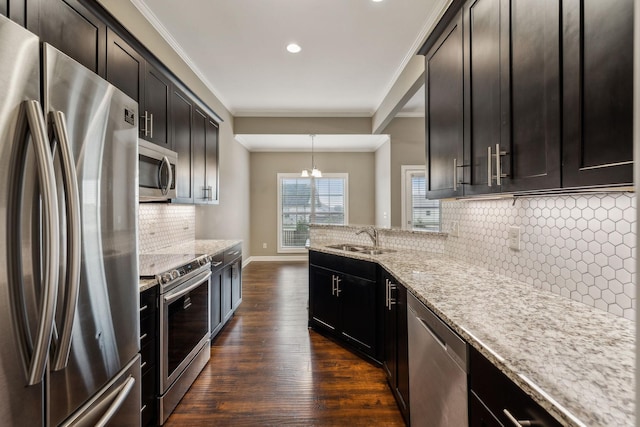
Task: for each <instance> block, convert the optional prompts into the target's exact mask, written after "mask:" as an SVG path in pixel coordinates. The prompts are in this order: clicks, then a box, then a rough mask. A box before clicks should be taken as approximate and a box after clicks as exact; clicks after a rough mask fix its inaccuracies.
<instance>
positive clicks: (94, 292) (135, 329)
mask: <svg viewBox="0 0 640 427" xmlns="http://www.w3.org/2000/svg"><path fill="white" fill-rule="evenodd" d="M137 108H138V106H137V103H136V102H135V101H133V100H131V98H129V97H127V96H126V95H124V94H123V93H122V92H120V91H119V90H118V89H116V88H115V87H114V86H111V85H110V84H108V83H107V82H106V81H104V80H103V79H101V78H99V77H98V76H97V75H95V74H93V73H92V72H91V71H89V70H87V69H85V68H84V67H82V66H81V65H79V64H77V63H76V62H74V61H73V60H71V59H70V58H68V57H67V56H65V55H64V54H62V53H61V52H59V51H57V50H56V49H54V48H52V47H51V46H49V45H47V44H43V43H41V42H40V41H39V39H38V38H37V37H36V36H34V35H33V34H31V33H29V32H28V31H26V30H25V29H24V28H22V27H20V26H18V25H16V24H14V23H13V22H11V21H9V20H7V19H5V18H4V17H2V16H0V262H1V263H2V264H1V265H0V420H1V421H0V424H2V425H11V426H30V427H31V426H58V425H87V426H88V425H91V426H93V425H114V426H127V425H139V424H140V361H139V355H138V351H139V321H138V309H139V308H138V305H139V303H138V301H139V293H138V258H137V233H138V231H137V201H138V197H137V191H138V183H137V179H138V175H137V165H138V155H137V117H138V113H137Z"/></svg>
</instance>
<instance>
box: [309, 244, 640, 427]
mask: <svg viewBox="0 0 640 427" xmlns="http://www.w3.org/2000/svg"><path fill="white" fill-rule="evenodd" d="M336 243H344V242H322V244H313V243H312V245H311V247H310V248H309V249H310V250H314V251H318V252H324V253H329V254H334V255H341V256H346V257H349V258H354V259H361V260H366V261H371V262H375V263H377V264H379V265H381V266H382V267H384V268H385V269H386V270H387V271H388V272H389V273H390V274H391V275H392V276H394V277H395V279H396V280H398V281H399V282H400V283H401V284H403V285H404V286H405V287H406V288H407V289H408V290H409V292H411V293H412V294H413V295H415V296H416V297H417V298H418V299H419V300H420V301H421V302H422V303H424V304H425V305H426V306H427V307H429V308H430V309H431V310H432V311H433V312H434V313H436V314H437V315H438V316H439V317H440V318H441V319H442V320H444V321H445V322H446V323H447V324H448V325H449V326H450V327H451V328H452V329H453V330H455V331H456V332H457V333H458V334H459V335H460V336H462V337H463V338H464V339H465V340H466V341H467V342H468V343H469V344H470V345H471V346H473V347H474V348H475V349H476V350H478V351H479V352H480V353H482V354H483V355H484V356H485V357H486V358H487V359H489V360H490V361H491V363H493V365H494V366H496V367H497V368H498V369H499V370H500V371H501V372H503V373H504V374H505V375H506V376H507V377H508V378H509V379H511V380H512V381H513V382H514V383H515V384H517V385H518V386H519V387H520V388H521V389H522V390H523V391H524V392H525V393H526V394H528V395H529V396H530V397H532V398H533V400H534V401H536V402H537V403H538V404H540V406H542V407H543V408H545V409H546V410H547V411H548V412H549V413H550V414H551V415H552V416H554V417H555V418H556V419H557V420H558V421H559V422H561V423H562V424H563V425H567V426H585V425H589V426H592V425H593V426H600V425H601V426H608V425H619V426H623V425H629V426H632V425H635V417H634V409H635V402H634V398H635V388H634V385H631V386H630V387H629V388H630V390H625V392H620V385H622V386H623V387H624V386H625V384H626V386H629V384H628V383H627V382H626V380H627V379H629V380H630V381H631V384H634V374H635V356H634V347H635V324H634V322H632V321H630V320H627V319H623V318H620V317H618V316H615V315H612V314H610V313H605V312H604V311H602V310H599V309H596V308H594V307H589V306H587V305H585V304H582V303H579V302H576V301H572V300H569V299H567V298H564V297H562V296H559V295H556V294H553V293H551V292H549V291H545V290H542V289H537V288H535V287H533V286H532V285H529V284H526V283H522V282H520V281H518V280H515V279H512V278H509V277H506V276H502V275H499V274H497V273H494V272H491V271H489V270H486V269H484V268H481V267H478V266H474V265H471V264H468V263H465V262H463V261H460V260H457V259H455V258H451V257H448V256H446V255H444V254H441V253H430V252H421V251H410V250H397V251H394V252H393V253H387V254H382V255H366V254H359V253H354V252H347V251H342V250H339V249H332V248H327V247H326V246H327V245H329V244H336ZM430 268H432V269H434V271H436V272H431V273H430V272H429V271H428V270H429V269H430ZM444 270H446V271H444ZM457 281H465V282H473V285H472V286H481V287H484V288H485V289H483V290H482V292H484V294H486V295H494V296H496V297H500V298H505V297H506V298H507V299H509V301H501V302H500V303H499V304H497V305H502V306H503V307H504V313H501V315H503V316H502V317H499V316H498V317H497V319H500V320H503V321H505V319H506V322H508V328H516V329H517V328H520V330H519V331H517V332H513V333H512V334H511V335H512V337H515V338H514V341H517V342H518V344H516V343H513V345H512V346H510V345H509V340H510V339H511V337H506V338H505V337H501V336H498V334H499V332H498V333H494V334H492V333H491V331H492V329H493V327H497V329H496V330H499V329H500V326H504V325H491V315H489V316H488V321H487V324H486V325H484V324H483V325H480V327H479V325H477V324H474V322H473V320H477V319H478V318H482V317H483V315H482V314H480V315H478V312H479V311H481V310H487V312H490V311H491V310H490V307H486V306H485V302H486V301H482V306H479V305H478V304H477V301H475V302H476V304H475V307H473V303H474V301H465V302H467V303H470V304H469V305H467V306H465V304H464V303H463V304H458V305H456V304H450V303H448V302H447V299H453V298H457V297H463V295H460V292H455V291H456V288H457V286H456V287H451V286H452V285H458V283H453V282H457ZM465 286H469V285H468V284H466V285H465ZM443 289H444V291H443ZM448 291H451V292H448ZM448 294H450V295H448ZM448 296H449V298H447V297H448ZM521 299H526V302H525V304H527V303H528V304H530V305H531V306H532V309H531V310H536V309H538V311H539V312H543V311H544V309H546V308H547V307H548V306H550V307H552V309H553V310H552V313H549V314H544V313H543V314H540V315H539V317H540V318H541V319H544V320H545V321H546V320H549V321H551V322H553V321H554V318H553V317H554V316H553V315H554V314H557V313H556V312H557V311H558V310H565V312H564V313H563V314H564V315H565V319H566V320H565V321H564V323H566V324H567V325H570V324H572V321H571V318H572V317H577V318H578V319H585V318H589V322H592V323H593V324H591V323H590V325H589V326H588V327H586V328H584V330H580V328H578V330H571V331H566V332H565V331H564V330H563V329H558V328H550V329H551V331H552V332H549V331H547V330H538V331H531V330H529V329H526V330H525V328H530V327H531V323H529V322H527V320H528V319H524V320H525V321H524V322H523V321H522V320H523V317H524V316H522V315H521V314H520V312H519V304H518V302H519V301H520V300H521ZM492 302H493V301H492ZM520 306H522V304H520ZM510 307H514V309H513V310H511V312H510V311H509V310H510ZM540 308H542V309H543V310H539V309H540ZM525 310H526V307H525ZM530 314H531V315H532V317H535V316H536V313H535V312H531V313H530ZM569 314H571V315H569ZM545 316H546V318H545ZM559 316H561V315H559ZM578 321H579V320H576V321H574V322H573V323H575V322H578ZM556 323H559V324H562V326H564V323H563V321H562V320H558V321H557V322H556ZM538 326H541V325H538ZM572 329H575V328H572ZM598 330H599V331H608V332H609V333H612V331H613V332H616V333H619V336H612V337H610V339H607V338H603V339H601V340H600V341H602V342H600V344H603V345H606V344H607V342H609V341H610V342H611V343H612V344H611V345H615V346H618V347H620V348H622V349H623V350H624V351H622V353H623V354H622V355H620V356H619V358H622V366H617V364H616V363H615V361H614V360H604V359H606V357H605V358H604V359H598V360H597V361H595V362H593V364H594V365H597V366H602V368H603V370H605V371H607V373H608V374H611V373H618V375H617V378H615V380H613V379H612V378H610V377H609V378H608V379H609V380H611V382H612V383H613V384H612V385H611V386H610V387H606V385H605V384H602V388H603V389H605V390H606V391H607V392H606V393H603V394H604V395H596V396H587V397H588V398H585V396H584V395H583V394H581V393H588V392H589V390H583V389H581V388H580V389H579V390H578V388H579V385H578V384H576V385H575V387H576V388H577V389H576V391H575V394H576V395H575V397H573V396H570V398H567V397H566V396H565V395H562V394H563V393H564V389H563V387H564V388H566V383H564V382H563V381H565V380H563V379H562V378H558V379H557V381H556V380H554V378H555V377H554V375H553V374H551V375H550V376H551V380H550V379H549V377H544V376H537V375H536V374H537V370H539V369H540V367H541V366H544V365H545V364H547V363H551V362H549V361H545V360H542V359H540V360H535V359H533V358H532V357H531V353H534V352H536V351H542V352H543V353H544V350H546V349H548V348H551V350H550V351H548V352H547V353H549V354H551V355H553V356H555V355H556V354H554V352H553V348H554V346H559V347H562V350H564V349H565V348H570V349H573V348H572V347H573V346H576V347H577V348H578V349H584V348H587V349H588V350H590V348H589V347H588V346H589V343H590V342H592V340H593V338H594V335H593V333H592V332H594V331H598ZM511 331H512V330H509V332H511ZM554 331H555V332H554ZM559 331H560V333H558V332H559ZM509 332H507V334H506V335H509ZM532 332H535V333H536V334H539V335H541V339H540V341H539V342H537V343H536V342H535V340H531V341H530V342H526V344H527V345H535V344H538V345H539V348H536V349H532V348H527V349H524V351H525V352H526V355H527V356H526V357H523V356H522V354H523V353H521V351H523V349H522V348H520V345H519V344H523V342H522V341H523V340H522V339H521V338H520V339H517V338H518V337H519V334H522V336H532V335H534V334H532ZM563 332H565V333H563ZM590 333H592V334H590ZM505 342H506V344H505ZM596 344H597V343H593V346H594V347H595V345H596ZM612 352H613V350H611V351H609V352H608V353H606V354H605V356H610V355H611V353H612ZM600 353H602V352H601V351H600V349H594V350H593V351H590V352H589V355H593V356H594V358H599V357H600ZM565 359H566V358H565ZM617 361H618V362H619V361H620V359H617ZM571 362H572V361H571V360H560V364H559V365H560V368H559V369H560V370H563V369H567V367H568V366H571V368H569V369H575V367H574V366H573V365H574V364H572V363H571ZM577 362H578V361H576V363H577ZM625 368H626V369H629V370H630V371H631V372H629V373H628V375H627V376H628V378H623V377H625V374H624V373H623V372H622V371H621V370H622V369H625ZM543 369H544V368H543ZM553 369H554V367H553V366H551V367H550V368H549V370H550V371H551V372H553ZM560 373H563V372H560ZM577 375H578V377H579V380H580V381H582V382H584V381H587V382H589V381H590V380H591V379H590V376H591V375H593V376H602V375H605V373H603V372H586V370H584V371H582V372H578V374H577ZM580 381H579V382H580ZM593 381H594V382H597V380H593ZM616 381H617V383H616ZM594 390H597V388H594ZM556 392H557V393H556ZM621 395H622V396H621ZM603 398H608V400H614V401H618V400H622V401H623V402H622V403H621V405H622V406H623V407H622V408H615V409H614V410H613V411H611V410H607V409H604V408H603V405H604V406H605V407H606V402H604V403H603V402H601V400H602V399H603ZM583 400H584V403H583ZM589 402H591V403H589Z"/></svg>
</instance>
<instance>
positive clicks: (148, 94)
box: [140, 62, 173, 150]
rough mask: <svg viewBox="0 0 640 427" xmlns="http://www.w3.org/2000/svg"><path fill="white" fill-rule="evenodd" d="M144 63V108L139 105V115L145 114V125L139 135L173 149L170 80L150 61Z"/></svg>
mask: <svg viewBox="0 0 640 427" xmlns="http://www.w3.org/2000/svg"><path fill="white" fill-rule="evenodd" d="M145 65H146V69H145V74H144V77H145V78H144V110H143V109H142V107H141V108H140V112H141V116H145V114H146V126H145V127H144V129H140V137H141V138H144V139H146V140H147V141H149V142H153V143H154V144H157V145H160V146H162V147H164V148H168V149H170V150H171V149H173V144H172V143H171V142H172V141H171V138H170V124H171V123H170V121H169V108H170V107H169V100H170V98H169V93H170V91H171V82H170V81H169V79H168V78H167V77H166V76H165V75H164V74H163V73H161V72H160V71H159V70H157V69H156V68H154V67H153V66H152V65H151V64H150V63H148V62H147V63H146V64H145ZM143 120H144V119H143Z"/></svg>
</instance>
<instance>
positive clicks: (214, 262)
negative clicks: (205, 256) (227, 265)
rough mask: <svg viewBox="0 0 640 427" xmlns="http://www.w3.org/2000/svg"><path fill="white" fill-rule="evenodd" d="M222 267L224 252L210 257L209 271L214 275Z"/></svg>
mask: <svg viewBox="0 0 640 427" xmlns="http://www.w3.org/2000/svg"><path fill="white" fill-rule="evenodd" d="M223 267H224V252H220V253H217V254H215V255H213V256H211V270H212V271H213V272H214V273H215V272H216V271H218V270H220V269H222V268H223Z"/></svg>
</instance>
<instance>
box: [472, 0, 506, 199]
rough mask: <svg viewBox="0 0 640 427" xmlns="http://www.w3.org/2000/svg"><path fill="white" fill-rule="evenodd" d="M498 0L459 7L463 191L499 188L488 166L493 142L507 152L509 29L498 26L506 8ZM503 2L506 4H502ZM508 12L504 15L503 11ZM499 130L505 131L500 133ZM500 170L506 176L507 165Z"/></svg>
mask: <svg viewBox="0 0 640 427" xmlns="http://www.w3.org/2000/svg"><path fill="white" fill-rule="evenodd" d="M506 4H507V2H506V1H503V0H475V1H472V2H469V3H468V4H467V5H465V7H464V27H465V29H466V37H465V54H466V61H465V62H466V69H465V94H464V97H465V100H464V102H465V112H466V118H467V119H466V120H465V150H466V151H467V154H466V155H465V158H467V159H469V181H468V183H469V184H470V185H469V186H467V187H465V194H486V193H492V192H496V191H500V190H501V188H500V186H498V185H497V182H496V179H495V178H494V175H496V173H495V165H494V166H491V164H492V162H491V160H492V157H491V156H490V155H489V150H491V152H492V153H495V151H496V144H500V151H507V152H508V151H509V147H508V144H507V138H506V136H508V126H509V123H508V105H505V104H508V94H509V90H508V87H509V86H508V83H509V82H508V69H507V70H506V71H507V73H506V74H505V73H504V71H505V70H503V69H502V67H503V65H504V63H505V62H501V57H504V56H505V55H508V53H509V51H508V45H509V44H508V40H506V42H505V41H503V39H502V38H503V37H508V32H505V31H503V32H501V31H500V27H501V24H502V20H503V19H504V16H505V12H507V11H506V10H503V9H506V7H505V5H506ZM507 6H508V5H507ZM507 16H508V15H507ZM503 134H504V135H503ZM504 166H505V167H503V170H502V172H503V173H505V174H508V173H509V171H508V170H505V169H508V163H507V162H504Z"/></svg>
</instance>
